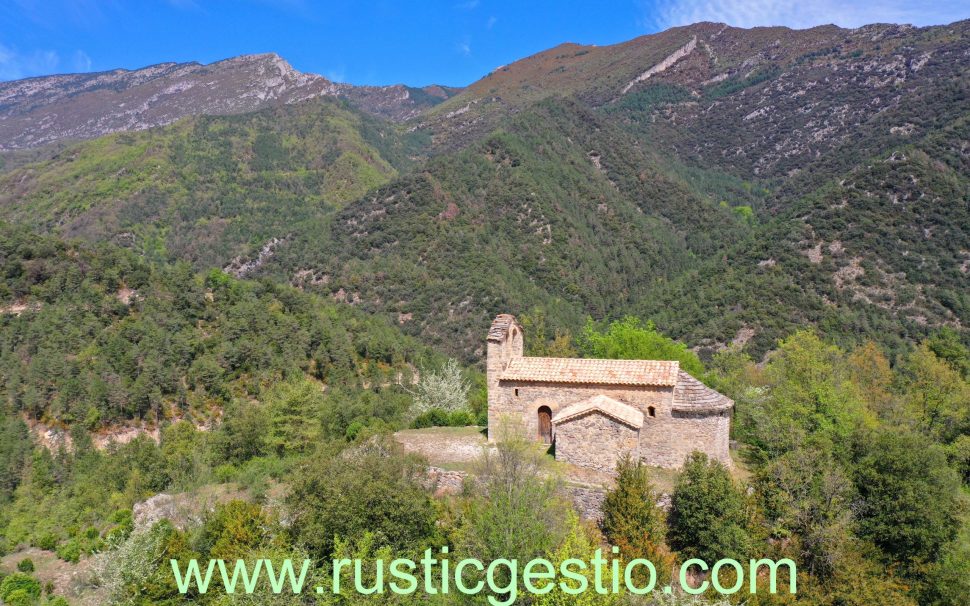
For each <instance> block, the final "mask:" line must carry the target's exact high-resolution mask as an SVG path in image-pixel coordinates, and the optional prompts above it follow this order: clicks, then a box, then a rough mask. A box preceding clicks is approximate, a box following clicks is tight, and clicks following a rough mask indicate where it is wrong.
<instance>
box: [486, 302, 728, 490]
mask: <svg viewBox="0 0 970 606" xmlns="http://www.w3.org/2000/svg"><path fill="white" fill-rule="evenodd" d="M522 340H523V335H522V326H520V325H519V323H518V322H517V321H516V319H515V317H514V316H511V315H509V314H501V315H499V316H497V317H496V318H495V320H494V321H493V322H492V326H491V328H490V329H489V331H488V343H487V373H488V439H489V441H495V439H496V438H497V432H498V428H499V427H500V426H501V425H502V424H503V423H506V424H508V426H509V427H515V428H518V427H521V428H522V431H524V432H525V434H526V436H527V437H529V438H531V439H534V440H537V441H539V440H541V441H542V442H545V443H546V444H551V445H554V451H555V454H556V459H557V460H561V461H566V462H568V463H572V464H574V465H578V466H580V467H587V468H591V469H596V470H599V471H607V472H612V471H613V470H614V469H615V468H616V463H617V461H619V459H620V458H621V457H622V456H623V455H624V454H629V455H630V456H632V457H635V458H639V459H641V460H642V461H643V462H644V463H646V464H647V465H654V466H658V467H670V468H677V467H680V466H681V465H682V464H683V462H684V459H685V458H686V457H687V456H688V455H689V454H690V453H691V452H693V451H695V450H699V451H701V452H704V453H706V454H707V455H708V456H709V457H711V458H713V459H717V460H719V461H721V462H723V463H725V464H726V465H730V464H731V460H730V456H729V453H728V440H729V437H728V435H729V430H730V424H731V411H732V409H733V407H734V402H733V401H732V400H731V399H730V398H728V397H726V396H724V395H722V394H720V393H718V392H716V391H714V390H713V389H710V388H709V387H707V386H705V385H704V384H703V383H701V382H700V381H698V380H697V379H695V378H694V377H692V376H690V375H689V374H687V373H686V372H685V371H683V370H681V369H680V364H679V363H678V362H669V361H662V360H595V359H582V358H537V357H526V356H523V355H522V351H523V348H522ZM509 421H511V423H508V422H509Z"/></svg>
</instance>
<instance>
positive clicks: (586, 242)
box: [0, 21, 970, 360]
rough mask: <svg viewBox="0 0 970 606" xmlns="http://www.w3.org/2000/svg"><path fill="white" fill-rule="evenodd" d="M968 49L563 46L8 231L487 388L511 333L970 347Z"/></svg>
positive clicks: (8, 183)
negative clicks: (193, 272)
mask: <svg viewBox="0 0 970 606" xmlns="http://www.w3.org/2000/svg"><path fill="white" fill-rule="evenodd" d="M968 33H970V21H964V22H958V23H954V24H951V25H947V26H939V27H929V28H913V27H909V26H897V25H871V26H866V27H862V28H857V29H852V30H848V29H842V28H838V27H835V26H825V27H819V28H813V29H810V30H790V29H787V28H755V29H750V30H746V29H740V28H732V27H728V26H726V25H723V24H712V23H701V24H696V25H692V26H687V27H683V28H675V29H672V30H668V31H666V32H662V33H660V34H656V35H651V36H645V37H641V38H638V39H636V40H633V41H630V42H627V43H623V44H619V45H614V46H609V47H584V46H579V45H573V44H567V45H562V46H559V47H556V48H554V49H551V50H549V51H545V52H543V53H539V54H538V55H535V56H533V57H529V58H526V59H523V60H521V61H518V62H515V63H513V64H510V65H508V66H505V67H502V68H499V69H497V70H495V72H493V73H492V74H490V75H488V76H487V77H485V78H483V79H482V80H481V81H479V82H476V83H474V84H472V85H470V86H469V87H467V88H465V89H464V90H462V91H461V92H459V93H458V94H456V95H454V96H451V97H450V98H449V99H447V100H445V101H443V102H441V103H438V104H436V105H434V106H431V107H429V108H426V109H425V110H424V111H423V113H421V114H420V115H418V116H416V117H414V118H411V119H410V120H408V121H407V123H406V124H404V125H396V124H394V123H392V122H389V121H385V120H383V119H381V118H379V117H374V116H372V115H368V114H365V113H364V112H362V111H360V110H359V109H357V108H355V107H354V106H353V103H352V102H351V101H349V100H345V101H340V100H335V99H333V98H332V97H329V96H323V97H318V98H313V99H305V100H302V101H300V102H294V103H290V104H287V105H282V106H279V105H277V106H273V107H269V108H264V109H260V110H257V111H255V112H252V113H245V114H240V115H237V116H225V117H196V118H191V119H189V120H186V121H182V122H179V123H176V124H173V125H169V126H166V127H163V128H160V129H153V130H149V131H145V132H139V133H133V134H132V133H125V134H115V135H110V136H108V137H105V138H101V139H96V140H94V141H90V142H86V143H81V144H79V145H75V146H71V147H67V148H65V149H63V150H61V151H60V152H59V153H58V154H57V155H56V157H54V158H50V159H47V160H44V161H41V162H27V163H26V164H22V165H20V166H17V167H14V168H11V169H8V170H7V172H6V173H5V174H4V175H3V176H2V177H0V191H2V192H4V193H3V194H2V195H0V217H2V218H6V219H8V220H11V221H15V222H18V223H26V224H28V225H31V226H33V227H35V228H39V229H42V230H46V231H54V232H58V233H61V234H64V235H69V236H83V237H86V238H88V239H93V240H104V239H108V240H112V241H114V242H116V243H121V244H124V245H126V246H129V247H132V248H134V249H136V250H138V251H140V252H142V253H143V254H147V255H149V256H152V257H154V258H159V259H166V260H174V259H186V260H189V261H191V262H193V263H194V264H196V266H197V267H198V268H200V269H202V268H206V267H212V266H215V267H220V268H225V269H227V270H228V271H231V272H233V273H237V274H238V275H253V276H257V275H262V276H265V277H268V278H272V279H275V280H279V281H286V282H290V283H292V284H295V285H297V286H299V287H301V288H304V289H306V290H312V291H317V292H320V293H322V294H326V295H329V296H331V297H332V298H334V299H336V300H338V301H342V302H346V303H349V304H352V305H356V306H359V307H361V308H363V309H365V310H367V311H369V312H372V313H377V314H382V315H385V316H387V317H388V319H390V320H391V321H395V322H398V323H399V324H400V325H401V326H402V327H403V329H404V330H405V331H406V332H409V333H411V334H414V335H420V336H421V337H422V338H423V339H425V340H426V341H427V342H430V343H435V344H439V345H441V346H442V347H443V348H445V349H447V350H449V351H451V352H452V353H453V354H456V355H460V356H463V357H465V358H467V359H469V360H474V359H476V358H478V357H479V353H480V352H478V351H477V350H478V348H479V346H480V343H479V341H480V339H479V337H480V334H479V333H480V327H481V326H482V325H485V324H486V323H487V320H488V318H489V316H490V315H491V314H494V313H495V312H498V311H508V310H512V311H515V312H519V313H521V312H528V311H533V310H539V311H540V312H542V313H543V314H544V316H545V317H546V319H547V321H548V323H549V324H550V329H554V328H568V329H572V330H576V329H578V328H579V327H580V326H581V325H582V323H583V320H584V318H585V317H586V316H587V315H589V316H592V317H594V318H596V319H601V318H615V317H618V316H621V315H624V314H628V313H632V314H637V315H640V316H642V317H645V318H650V319H653V320H654V321H655V322H656V323H657V325H658V327H659V328H660V329H661V330H664V331H665V332H668V333H670V334H672V335H673V336H675V337H677V338H680V339H682V340H684V341H686V342H688V343H689V344H690V345H692V346H694V347H695V348H697V349H698V351H700V352H702V353H711V352H714V351H717V350H720V349H723V348H724V347H727V346H728V345H729V344H731V343H734V344H737V345H740V346H743V347H744V348H745V349H746V350H747V351H749V352H750V353H752V354H754V355H755V356H757V357H760V356H762V355H764V354H765V353H766V352H768V351H769V350H771V349H772V348H773V347H774V346H775V344H776V343H777V341H778V339H780V338H782V337H784V336H785V335H787V334H789V333H791V332H792V331H793V330H796V329H797V328H799V327H803V326H805V325H814V326H817V327H818V328H819V329H820V330H821V331H822V332H823V333H825V334H826V335H827V336H828V337H830V338H831V339H833V340H837V341H840V342H842V343H843V344H845V345H851V344H853V343H855V342H856V341H858V340H860V339H864V338H871V339H875V340H877V341H880V342H881V343H883V344H884V345H886V346H887V347H889V348H890V350H892V351H899V350H900V349H901V348H905V347H906V346H907V344H909V343H912V342H913V341H915V340H918V339H921V338H922V337H923V336H925V335H927V334H929V333H931V332H933V331H935V330H937V329H938V328H939V327H942V326H950V327H953V328H955V329H956V330H958V331H960V332H961V334H963V335H965V336H966V335H967V330H966V326H967V323H968V322H970V298H968V294H967V289H966V284H967V279H968V273H970V253H968V252H967V251H970V234H968V229H967V226H968V225H970V178H968V175H970V162H968V156H967V154H966V150H967V149H968V147H970V135H968V125H967V120H968V117H970V106H968V101H967V100H968V98H970V95H968V90H967V89H968V86H970V82H968V78H967V76H966V73H967V71H966V69H965V67H966V62H967V60H966V57H967V56H970V37H968ZM450 92H451V91H444V92H443V93H442V96H444V95H446V94H448V93H450Z"/></svg>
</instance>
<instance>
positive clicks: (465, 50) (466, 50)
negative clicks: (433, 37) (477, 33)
mask: <svg viewBox="0 0 970 606" xmlns="http://www.w3.org/2000/svg"><path fill="white" fill-rule="evenodd" d="M455 49H456V50H457V51H458V52H459V53H461V54H463V55H465V56H466V57H467V56H469V55H471V54H472V43H471V40H470V39H469V38H468V37H467V36H466V37H465V38H463V39H462V40H461V41H460V42H458V43H457V44H456V45H455Z"/></svg>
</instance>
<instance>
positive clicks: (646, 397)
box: [488, 343, 731, 468]
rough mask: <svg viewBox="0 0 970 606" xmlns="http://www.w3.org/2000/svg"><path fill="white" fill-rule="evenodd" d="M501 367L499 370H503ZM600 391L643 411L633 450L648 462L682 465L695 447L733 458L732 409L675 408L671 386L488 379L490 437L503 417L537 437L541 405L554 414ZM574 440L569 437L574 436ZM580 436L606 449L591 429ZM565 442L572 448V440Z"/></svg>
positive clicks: (727, 461) (561, 443)
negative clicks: (688, 410)
mask: <svg viewBox="0 0 970 606" xmlns="http://www.w3.org/2000/svg"><path fill="white" fill-rule="evenodd" d="M489 345H490V346H491V345H492V344H491V343H490V344H489ZM491 370H492V369H491V367H490V368H489V371H490V376H492V377H494V376H497V375H494V374H491ZM498 372H499V373H501V370H498ZM493 385H494V387H493ZM516 390H518V393H516ZM596 395H604V396H607V397H610V398H613V399H614V400H619V401H620V402H623V403H624V404H628V405H630V406H633V407H634V408H637V409H638V410H640V412H642V413H643V416H644V421H643V427H642V428H641V430H640V438H639V447H638V448H636V449H634V451H638V452H639V454H640V457H641V458H642V459H643V461H644V462H645V463H647V464H648V465H654V466H657V467H667V468H678V467H680V466H681V465H682V464H683V462H684V459H685V458H686V457H687V456H688V455H689V454H690V453H691V452H692V451H694V450H699V451H701V452H704V453H705V454H707V455H708V456H709V457H711V458H713V459H717V460H719V461H721V462H723V463H725V464H727V465H730V463H731V459H730V456H729V454H728V451H729V449H728V439H729V432H730V422H731V421H730V420H731V414H730V411H724V412H706V413H684V412H679V411H674V410H672V403H673V388H672V387H655V386H637V385H577V384H571V383H538V382H534V383H533V382H527V381H497V380H494V381H491V380H490V381H489V394H488V401H489V407H488V408H489V411H488V412H489V415H488V416H489V419H488V422H489V439H490V440H494V439H495V430H496V428H498V427H499V426H500V424H501V423H502V422H503V421H502V419H503V418H506V419H509V420H511V421H513V422H514V423H517V424H520V425H521V430H522V431H523V432H524V434H525V435H526V436H527V437H528V438H531V439H538V435H539V416H538V410H539V408H540V407H542V406H548V407H549V409H550V410H551V411H552V414H553V416H555V414H556V413H557V412H558V411H559V410H561V409H563V408H565V407H566V406H569V405H570V404H574V403H576V402H579V401H581V400H585V399H587V398H590V397H593V396H596ZM651 407H652V408H653V415H652V416H651V414H650V408H651ZM554 431H560V429H558V428H554ZM554 438H557V436H554ZM574 439H575V438H570V440H574ZM580 439H581V440H582V441H586V442H593V443H595V444H598V445H600V446H601V447H602V448H608V447H607V446H605V445H602V442H601V441H599V437H598V436H597V435H596V434H595V433H593V434H587V435H586V436H585V437H582V438H580ZM564 445H565V441H560V440H558V439H557V440H556V451H557V452H558V451H559V450H560V449H561V448H563V447H564ZM565 447H566V448H567V449H568V448H569V446H568V445H565Z"/></svg>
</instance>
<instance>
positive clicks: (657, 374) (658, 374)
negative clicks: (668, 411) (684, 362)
mask: <svg viewBox="0 0 970 606" xmlns="http://www.w3.org/2000/svg"><path fill="white" fill-rule="evenodd" d="M679 369H680V364H679V363H678V362H668V361H665V360H601V359H592V358H512V360H510V361H509V366H508V368H506V369H505V372H504V373H503V374H502V380H506V381H536V382H540V383H587V384H593V385H658V386H665V387H673V386H674V385H676V384H677V371H678V370H679ZM688 376H689V375H688Z"/></svg>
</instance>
